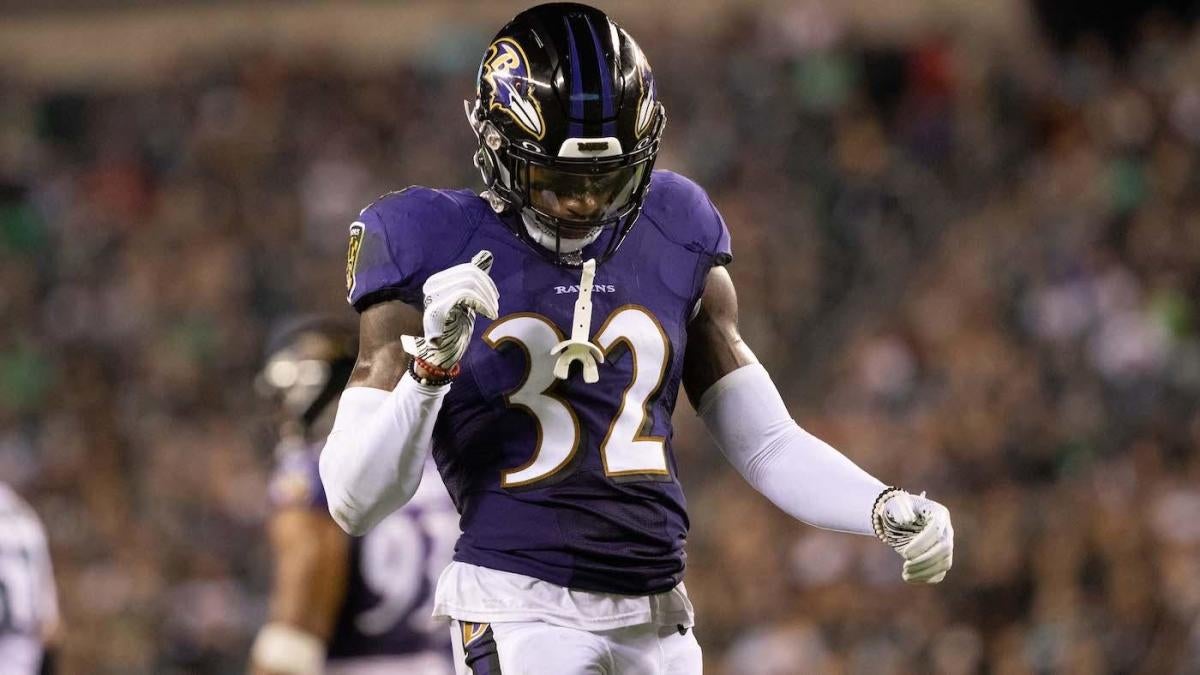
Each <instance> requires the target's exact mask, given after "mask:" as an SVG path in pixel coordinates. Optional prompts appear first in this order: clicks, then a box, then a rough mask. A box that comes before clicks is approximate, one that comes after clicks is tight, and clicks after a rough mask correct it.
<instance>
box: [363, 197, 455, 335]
mask: <svg viewBox="0 0 1200 675" xmlns="http://www.w3.org/2000/svg"><path fill="white" fill-rule="evenodd" d="M467 220H468V219H467V217H466V215H465V213H464V211H463V209H462V208H461V207H460V206H459V204H458V203H457V202H456V201H455V200H454V199H453V198H452V197H451V196H449V195H447V194H444V193H442V192H441V191H438V190H431V189H429V188H423V187H411V188H406V189H404V190H401V191H399V192H393V193H390V194H388V195H384V196H383V197H381V198H380V199H379V200H377V201H376V202H375V203H373V204H371V205H370V206H368V207H367V208H366V209H363V212H362V213H361V214H359V218H358V220H357V221H355V222H354V223H353V224H352V225H351V226H350V243H349V247H348V249H347V252H346V299H347V301H349V303H350V304H351V305H353V306H354V308H355V309H356V310H358V311H359V312H362V311H364V310H365V309H366V308H367V307H370V306H371V305H374V304H376V303H378V302H384V301H387V300H401V301H403V302H405V303H408V304H410V305H415V306H418V307H419V306H420V302H421V298H422V293H421V286H422V284H424V283H425V279H427V278H429V276H430V275H432V274H433V273H435V272H438V271H440V270H442V269H444V268H445V267H446V266H447V265H448V261H449V260H451V259H452V258H453V256H454V255H456V254H457V253H458V252H459V250H460V249H461V248H462V246H463V245H464V244H465V241H466V238H467V236H468V234H469V230H470V228H469V227H468V225H469V223H468V222H467Z"/></svg>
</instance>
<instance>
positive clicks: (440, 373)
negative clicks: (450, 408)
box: [408, 356, 462, 387]
mask: <svg viewBox="0 0 1200 675" xmlns="http://www.w3.org/2000/svg"><path fill="white" fill-rule="evenodd" d="M417 366H421V368H423V369H424V370H425V372H427V373H429V375H430V377H422V376H421V375H419V374H418V373H417ZM460 372H462V367H461V366H460V365H459V364H457V363H456V364H454V365H453V366H451V367H450V368H441V367H438V366H435V365H433V364H432V363H430V362H428V361H426V360H425V359H423V358H421V357H419V356H414V357H413V358H412V359H410V360H409V362H408V374H409V375H411V376H412V379H414V380H416V381H417V382H418V383H420V384H424V385H426V386H431V387H440V386H443V385H447V384H450V383H451V382H453V381H454V378H456V377H458V374H459V373H460Z"/></svg>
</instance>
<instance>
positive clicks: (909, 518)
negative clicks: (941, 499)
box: [872, 490, 954, 584]
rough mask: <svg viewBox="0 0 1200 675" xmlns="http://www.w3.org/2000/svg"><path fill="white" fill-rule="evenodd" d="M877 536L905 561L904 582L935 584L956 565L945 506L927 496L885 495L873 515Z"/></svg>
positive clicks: (951, 534)
mask: <svg viewBox="0 0 1200 675" xmlns="http://www.w3.org/2000/svg"><path fill="white" fill-rule="evenodd" d="M872 521H874V524H875V534H876V535H878V536H879V538H880V539H881V540H883V542H884V543H885V544H887V545H888V546H891V547H892V548H894V549H896V552H897V553H899V554H900V556H901V557H903V558H904V571H903V574H902V575H901V576H902V578H903V579H904V580H905V581H906V582H908V583H910V584H936V583H938V582H940V581H941V580H942V579H945V578H946V572H947V571H948V570H949V569H950V566H951V565H952V564H953V563H954V526H952V525H951V524H950V511H948V510H947V509H946V507H945V506H942V505H941V504H939V503H937V502H935V501H933V500H932V499H926V498H925V493H921V494H920V495H911V494H909V493H907V492H905V491H904V490H892V491H890V492H889V493H885V494H884V496H883V499H881V500H880V501H879V502H878V503H877V504H876V505H875V512H874V513H873V514H872Z"/></svg>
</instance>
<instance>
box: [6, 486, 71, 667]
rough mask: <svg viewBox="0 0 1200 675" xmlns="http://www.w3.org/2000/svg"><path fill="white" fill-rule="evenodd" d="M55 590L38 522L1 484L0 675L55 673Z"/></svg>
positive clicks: (56, 633) (18, 499) (43, 534)
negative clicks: (0, 674)
mask: <svg viewBox="0 0 1200 675" xmlns="http://www.w3.org/2000/svg"><path fill="white" fill-rule="evenodd" d="M54 589H55V586H54V570H53V569H52V568H51V566H50V550H49V548H48V547H47V545H46V532H45V530H44V529H43V528H42V522H41V521H40V520H38V517H37V515H36V514H35V513H34V512H33V509H32V508H30V506H29V505H28V504H26V503H25V502H24V501H23V500H22V499H21V498H20V497H19V496H17V493H16V492H13V490H12V489H11V488H9V487H8V486H7V485H5V484H4V483H0V673H3V674H4V675H34V674H35V673H39V674H42V675H45V674H48V673H53V672H55V667H54V662H55V659H54V652H55V649H54V644H55V642H56V640H57V637H58V595H57V593H56V592H55V590H54Z"/></svg>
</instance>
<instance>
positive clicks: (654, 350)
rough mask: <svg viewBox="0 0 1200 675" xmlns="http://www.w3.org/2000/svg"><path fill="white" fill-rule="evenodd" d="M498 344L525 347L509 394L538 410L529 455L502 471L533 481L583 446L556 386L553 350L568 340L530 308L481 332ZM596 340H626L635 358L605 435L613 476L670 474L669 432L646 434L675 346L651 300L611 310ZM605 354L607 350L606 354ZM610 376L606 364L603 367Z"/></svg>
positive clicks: (507, 480)
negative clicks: (521, 373) (523, 364)
mask: <svg viewBox="0 0 1200 675" xmlns="http://www.w3.org/2000/svg"><path fill="white" fill-rule="evenodd" d="M483 340H484V342H486V343H487V345H488V346H489V347H491V348H492V349H499V348H500V346H501V345H502V344H504V343H505V342H513V343H515V344H516V345H517V346H519V347H520V348H521V349H522V350H523V351H524V352H525V357H526V359H527V362H528V366H529V367H528V375H526V377H525V380H524V381H523V382H522V383H521V385H520V386H519V387H517V389H516V391H514V392H512V393H511V394H509V395H508V396H506V397H505V399H504V400H505V403H507V404H508V405H509V406H510V407H513V408H520V409H522V410H524V411H526V412H528V413H529V414H530V415H532V416H533V419H534V422H535V424H537V431H538V434H537V437H538V442H537V445H536V446H535V447H534V449H533V454H532V456H530V458H529V461H527V462H526V463H525V464H522V465H521V466H519V467H517V468H515V469H509V470H507V471H505V472H504V473H503V474H502V475H501V476H500V485H501V486H503V487H519V486H523V485H529V484H531V483H535V482H537V481H540V480H545V479H546V478H548V477H550V476H552V475H554V474H555V473H557V472H558V471H560V470H561V469H562V468H563V467H565V466H567V465H568V464H569V463H570V462H571V459H572V458H574V456H575V453H576V452H578V450H579V441H580V433H579V418H578V417H577V416H576V414H575V411H574V410H573V409H572V408H571V406H570V404H569V403H568V402H567V401H565V400H563V399H562V398H559V397H558V396H555V395H554V394H553V393H551V392H550V389H551V387H553V386H554V383H555V382H556V381H557V380H556V378H555V377H554V364H555V362H556V360H557V359H556V357H555V356H552V355H551V353H550V350H551V349H553V348H554V346H555V345H556V344H558V343H559V342H561V341H562V340H563V334H562V332H561V331H560V330H559V329H558V326H556V325H554V323H553V322H552V321H550V320H549V319H547V318H546V317H544V316H540V315H538V314H532V313H519V314H510V315H509V316H506V317H503V318H501V319H499V320H497V321H496V322H494V323H493V324H492V325H491V326H490V327H488V329H487V331H485V332H484V334H483ZM593 342H595V343H596V345H597V346H598V347H600V349H601V350H602V351H603V352H604V353H605V356H606V357H607V356H608V354H609V353H610V352H612V351H614V350H615V349H616V348H617V346H618V345H620V344H622V343H624V344H625V345H626V346H627V347H628V349H629V351H630V354H631V356H632V359H633V379H632V380H631V381H630V383H629V386H628V387H626V388H625V391H624V393H623V394H622V395H621V403H620V407H619V408H618V409H617V415H616V417H615V419H613V421H612V423H611V424H610V425H609V427H608V433H607V434H605V436H604V440H603V441H602V442H601V443H600V459H601V461H602V462H603V464H604V473H605V474H606V475H608V476H630V475H667V474H669V473H670V471H669V469H668V467H667V453H666V440H665V439H664V438H662V437H660V436H644V435H642V429H643V428H644V427H645V426H646V422H647V417H648V412H647V410H646V405H647V403H648V401H649V400H650V397H651V396H652V395H654V392H656V391H658V389H659V387H660V386H661V385H662V380H663V377H664V376H665V375H666V372H667V359H668V357H669V355H670V353H671V348H670V347H671V345H670V341H669V340H668V339H667V334H666V332H665V331H663V329H662V326H661V325H660V324H659V323H658V320H657V319H655V318H654V316H653V315H652V314H651V313H650V311H649V310H647V309H646V308H645V307H641V306H639V305H623V306H621V307H618V308H617V309H615V310H613V312H612V313H611V314H609V315H608V318H607V319H605V321H604V324H603V325H601V326H600V329H599V330H598V331H597V332H596V336H595V338H593ZM606 362H607V358H606ZM600 377H601V379H603V378H604V373H603V370H602V371H601V375H600Z"/></svg>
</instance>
